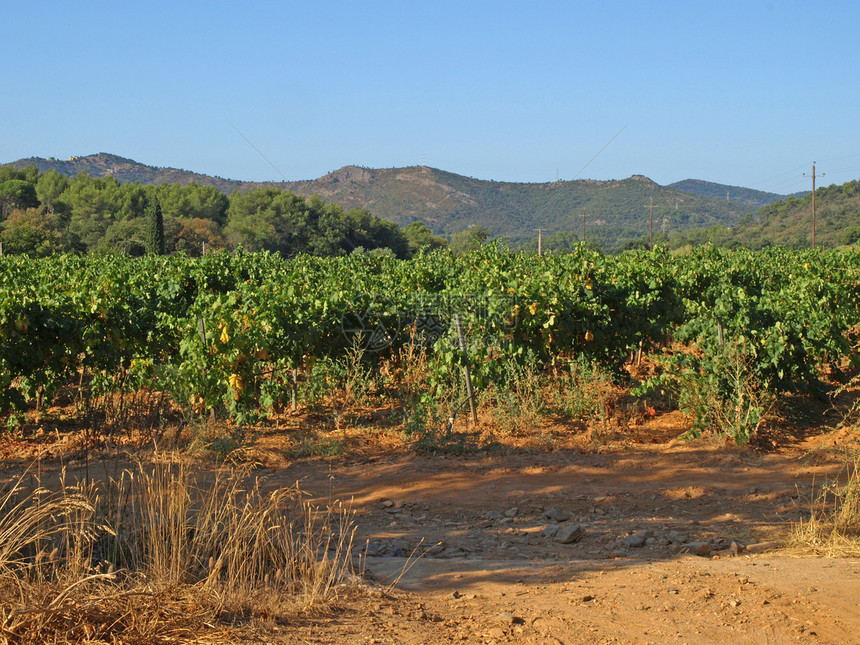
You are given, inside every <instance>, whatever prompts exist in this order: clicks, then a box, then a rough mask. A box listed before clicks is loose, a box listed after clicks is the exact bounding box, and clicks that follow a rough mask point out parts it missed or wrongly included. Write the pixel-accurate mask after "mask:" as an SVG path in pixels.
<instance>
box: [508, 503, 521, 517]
mask: <svg viewBox="0 0 860 645" xmlns="http://www.w3.org/2000/svg"><path fill="white" fill-rule="evenodd" d="M519 512H520V509H518V508H517V507H516V506H511V507H510V508H509V509H508V510H506V511H505V517H516V516H517V513H519Z"/></svg>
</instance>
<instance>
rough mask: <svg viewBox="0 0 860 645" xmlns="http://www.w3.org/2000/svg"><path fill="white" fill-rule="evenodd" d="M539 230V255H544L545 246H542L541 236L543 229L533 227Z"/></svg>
mask: <svg viewBox="0 0 860 645" xmlns="http://www.w3.org/2000/svg"><path fill="white" fill-rule="evenodd" d="M533 230H535V231H537V232H538V255H543V246H542V242H543V240H542V238H541V229H539V228H536V229H533Z"/></svg>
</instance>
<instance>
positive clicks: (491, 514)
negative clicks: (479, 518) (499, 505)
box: [484, 511, 502, 520]
mask: <svg viewBox="0 0 860 645" xmlns="http://www.w3.org/2000/svg"><path fill="white" fill-rule="evenodd" d="M484 517H486V518H487V519H488V520H500V519H502V514H501V513H499V512H498V511H487V512H486V513H484Z"/></svg>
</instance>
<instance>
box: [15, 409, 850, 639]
mask: <svg viewBox="0 0 860 645" xmlns="http://www.w3.org/2000/svg"><path fill="white" fill-rule="evenodd" d="M652 414H653V413H652ZM678 414H679V413H668V414H660V415H658V416H657V417H656V418H654V419H650V418H646V419H644V420H642V422H641V423H637V424H636V425H635V427H631V428H629V429H628V432H626V433H625V436H624V438H623V439H622V440H613V439H611V438H610V439H608V440H598V439H599V438H598V439H595V438H594V437H586V438H583V436H582V434H581V433H580V434H579V435H577V437H573V438H571V440H570V441H566V440H565V437H567V436H571V437H572V435H571V430H570V429H569V428H565V427H563V426H560V425H557V424H555V425H553V424H550V425H551V427H544V428H541V429H540V432H539V433H527V435H526V436H525V437H524V438H523V439H522V440H521V441H509V442H508V443H507V444H506V445H505V446H502V447H496V448H494V449H491V450H485V451H482V452H478V453H475V454H472V455H468V456H452V455H445V454H436V455H430V456H419V455H416V454H415V453H414V452H412V451H411V450H410V449H409V447H408V446H406V445H404V443H403V441H402V440H400V439H399V438H397V437H396V435H393V434H386V432H385V431H378V432H367V431H350V432H346V431H341V430H340V429H337V430H333V431H331V432H330V433H328V435H324V434H317V435H315V440H316V441H320V440H324V441H329V442H334V441H335V440H336V439H337V440H342V441H343V445H345V446H346V447H347V449H346V451H345V452H344V453H343V454H339V455H336V456H334V457H330V458H307V457H301V458H295V459H294V460H291V459H292V458H291V457H290V456H289V455H290V454H292V453H289V452H288V451H286V450H285V446H286V445H287V444H288V443H290V442H292V443H290V445H295V444H296V442H297V441H298V439H299V438H301V437H305V436H306V434H304V433H306V429H307V427H308V426H309V425H312V424H313V419H308V418H304V419H299V420H294V421H293V422H292V427H285V426H284V427H276V428H272V429H271V430H270V431H269V432H268V433H266V434H265V435H264V436H262V437H260V438H259V440H258V441H257V443H256V446H255V448H254V451H255V452H254V455H252V456H253V457H254V459H256V460H257V461H258V463H259V464H260V467H259V468H258V470H257V474H258V475H259V476H260V477H261V478H264V479H265V482H266V485H270V486H291V485H293V484H295V483H296V482H299V483H300V486H301V488H302V489H303V490H304V491H306V492H308V493H309V494H310V495H311V497H312V499H313V500H314V501H315V502H318V503H320V504H328V503H331V502H333V501H335V500H340V501H343V502H345V503H348V504H350V505H351V508H352V509H353V510H354V512H355V524H356V527H357V532H356V539H355V543H354V556H355V557H354V561H355V568H356V572H357V574H359V575H358V576H357V578H356V582H355V584H352V585H347V586H345V587H344V588H343V590H342V593H341V596H340V598H339V599H338V600H337V601H336V602H335V603H334V604H333V605H332V606H330V607H328V608H327V609H325V610H324V611H321V612H318V613H316V614H313V615H310V616H303V617H296V618H295V619H293V620H291V621H287V622H280V623H276V622H273V621H268V622H267V621H265V620H262V621H257V623H255V624H254V625H252V626H250V627H248V626H244V627H243V628H242V629H240V630H238V631H237V632H236V635H235V639H233V638H232V637H231V638H228V640H227V641H225V642H232V641H233V640H242V641H243V642H261V643H272V642H278V643H320V644H327V645H331V644H335V643H337V644H341V643H368V644H371V643H377V644H379V643H406V644H413V643H414V644H418V643H427V644H431V643H434V644H435V643H448V642H462V643H483V644H490V643H509V642H511V643H564V644H572V643H588V644H590V645H594V644H598V643H638V644H645V643H660V644H662V643H666V642H679V643H693V644H705V643H728V642H730V643H739V644H742V643H756V644H760V643H769V644H771V643H772V644H778V643H794V642H809V643H827V644H836V643H858V642H860V560H858V559H852V558H840V559H833V558H823V557H815V556H810V555H809V554H808V553H800V552H798V551H796V550H792V549H790V548H786V546H785V544H786V540H787V537H788V535H789V532H790V529H791V526H792V523H793V522H797V521H799V520H801V519H804V518H807V517H808V516H809V509H810V503H811V501H812V500H813V499H814V498H815V495H816V490H817V489H818V488H819V487H820V486H821V485H822V484H824V483H825V482H826V481H827V480H828V479H832V478H833V477H835V476H837V475H838V473H839V470H840V468H841V467H842V465H843V464H844V463H845V460H844V449H845V448H846V447H850V446H851V445H853V446H856V445H857V441H858V436H857V430H856V429H854V430H850V431H849V430H845V429H844V428H843V429H841V430H839V431H838V432H829V433H827V434H822V432H820V431H819V430H815V431H814V432H810V433H807V435H806V436H792V437H788V436H785V435H782V436H780V437H778V438H777V439H778V440H774V441H769V442H767V441H766V442H765V443H767V445H768V446H769V447H768V449H767V450H763V449H761V448H758V449H754V448H750V447H746V448H738V447H736V446H732V445H730V444H728V443H726V442H724V441H721V440H717V439H713V438H710V439H708V438H702V439H696V440H692V441H677V440H675V439H673V437H676V436H677V435H678V434H679V433H680V432H681V431H683V429H684V427H685V424H686V423H687V422H686V420H684V419H682V418H680V417H679V416H678ZM536 434H539V435H540V436H542V437H545V438H546V437H548V438H549V439H551V441H552V445H553V449H551V450H547V449H546V447H544V449H543V450H538V449H535V448H534V447H533V446H534V445H535V444H534V442H533V439H534V436H535V435H536ZM308 436H309V435H308ZM574 439H576V440H574ZM75 441H77V439H75V438H74V437H71V436H70V435H62V434H60V433H58V432H56V433H50V432H49V433H43V434H42V435H40V436H34V437H30V438H29V439H28V440H27V441H23V442H13V441H7V442H5V443H4V444H3V445H2V446H0V450H2V452H0V459H2V460H3V463H4V465H5V466H6V475H9V474H11V472H12V471H13V470H18V469H19V468H20V467H21V466H22V465H23V464H25V462H26V461H27V460H28V459H30V458H32V457H33V456H34V455H36V454H39V455H41V456H42V458H43V459H44V460H45V461H43V462H42V465H43V466H44V467H45V468H46V469H47V468H48V461H50V459H51V458H53V459H54V461H55V462H56V463H55V464H54V466H55V467H56V469H58V468H59V463H60V461H59V456H61V455H62V456H63V460H64V463H65V464H66V465H68V466H70V467H72V468H75V469H77V470H78V471H80V469H81V468H82V464H81V462H80V452H81V451H80V449H79V447H77V448H76V446H75ZM540 445H543V446H546V444H545V443H543V444H540ZM31 453H32V454H31ZM76 455H77V456H76ZM40 467H41V466H40ZM90 468H95V466H94V465H92V464H91V465H90ZM0 479H3V477H0ZM574 525H579V530H578V531H577V530H575V529H574V528H573V527H574ZM565 533H569V534H571V539H570V540H569V541H567V542H563V541H561V540H560V539H559V538H560V537H563V536H564V534H565Z"/></svg>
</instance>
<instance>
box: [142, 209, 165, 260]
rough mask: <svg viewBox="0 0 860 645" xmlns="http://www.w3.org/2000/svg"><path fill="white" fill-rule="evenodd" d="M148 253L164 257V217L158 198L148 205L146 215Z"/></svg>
mask: <svg viewBox="0 0 860 645" xmlns="http://www.w3.org/2000/svg"><path fill="white" fill-rule="evenodd" d="M146 252H147V253H154V254H155V255H164V217H162V215H161V204H159V203H158V199H157V198H153V199H151V200H150V202H149V204H147V213H146Z"/></svg>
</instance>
